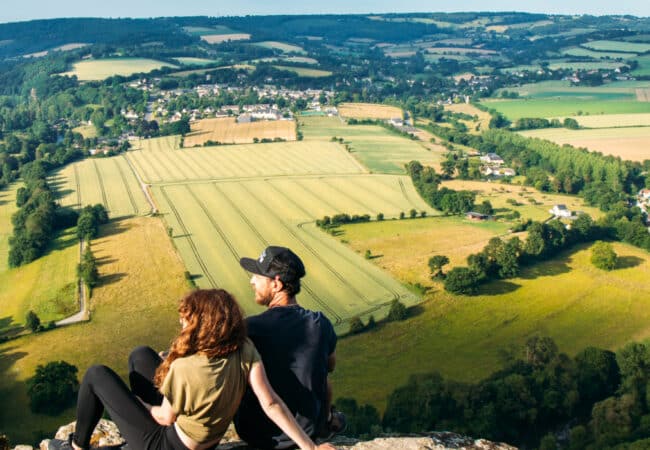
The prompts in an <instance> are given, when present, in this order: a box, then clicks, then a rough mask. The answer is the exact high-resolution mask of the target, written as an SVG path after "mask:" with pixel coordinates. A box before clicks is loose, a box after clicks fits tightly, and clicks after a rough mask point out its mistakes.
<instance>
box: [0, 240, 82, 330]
mask: <svg viewBox="0 0 650 450" xmlns="http://www.w3.org/2000/svg"><path fill="white" fill-rule="evenodd" d="M10 230H11V228H10ZM2 250H3V253H5V255H6V251H7V250H8V249H7V247H5V246H4V245H3V249H2ZM78 262H79V241H78V239H77V236H76V234H75V230H74V229H69V230H66V231H63V232H61V233H59V234H58V235H57V236H56V237H55V239H54V240H53V242H52V244H51V245H50V247H49V248H48V250H47V251H46V254H45V255H44V256H42V257H40V258H38V259H37V260H35V261H33V262H31V263H29V264H26V265H24V266H21V267H17V268H13V269H9V268H6V259H5V260H3V261H2V265H3V266H5V268H4V270H2V271H0V305H1V310H2V313H0V336H2V335H4V334H8V335H12V334H13V333H16V332H19V331H20V329H21V327H22V326H23V325H24V323H25V316H26V315H27V312H28V311H30V310H32V311H34V312H35V313H36V314H37V315H38V317H39V318H40V319H41V323H43V324H44V325H47V323H48V322H50V321H51V320H59V319H63V318H64V317H66V316H69V315H71V314H73V313H75V312H77V311H78V310H79V308H78V304H77V283H76V281H77V263H78Z"/></svg>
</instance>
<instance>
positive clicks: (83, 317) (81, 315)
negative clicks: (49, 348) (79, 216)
mask: <svg viewBox="0 0 650 450" xmlns="http://www.w3.org/2000/svg"><path fill="white" fill-rule="evenodd" d="M85 249H86V241H84V240H83V239H81V240H80V241H79V261H81V258H82V256H83V253H84V250H85ZM77 289H78V292H79V312H78V313H76V314H73V315H71V316H70V317H66V318H65V319H61V320H59V321H58V322H56V326H57V327H60V326H63V325H70V324H73V323H78V322H85V321H87V320H89V319H90V311H89V310H88V301H87V298H88V294H87V292H86V284H85V283H84V282H83V281H82V280H81V278H79V280H78V281H77Z"/></svg>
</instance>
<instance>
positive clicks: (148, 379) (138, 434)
mask: <svg viewBox="0 0 650 450" xmlns="http://www.w3.org/2000/svg"><path fill="white" fill-rule="evenodd" d="M161 361H162V359H161V358H160V356H158V354H157V353H156V352H155V351H154V350H152V349H151V348H149V347H138V348H136V349H135V350H134V351H133V352H132V353H131V355H130V356H129V382H130V384H131V389H129V388H128V387H127V386H126V384H125V383H124V381H122V379H121V378H120V377H119V376H118V375H117V374H116V373H115V372H114V371H113V370H111V369H109V368H108V367H106V366H99V365H97V366H92V367H91V368H89V369H88V371H87V372H86V374H85V375H84V378H83V381H82V382H81V386H80V388H79V398H78V400H77V427H76V431H75V434H74V437H73V439H74V442H75V444H77V445H79V446H80V447H82V448H89V445H90V436H91V434H92V432H93V430H94V429H95V425H97V422H99V419H101V417H102V414H103V413H104V409H106V411H108V413H109V414H110V416H111V419H112V420H113V422H115V424H116V425H117V428H118V429H119V430H120V433H121V434H122V436H124V438H125V439H126V441H127V443H128V444H129V448H130V449H133V450H150V449H151V450H156V449H160V450H187V447H185V445H184V444H183V442H182V441H181V440H180V438H179V437H178V434H177V433H176V430H175V429H174V426H173V425H171V426H163V425H160V424H158V423H157V422H156V421H155V420H154V418H153V417H152V416H151V413H150V412H149V411H147V409H146V408H145V407H144V405H143V404H142V403H140V401H139V400H138V399H137V398H136V395H137V396H138V397H140V398H141V399H142V400H144V401H145V402H147V403H149V404H151V405H160V404H162V400H163V396H162V394H160V392H158V390H157V389H156V387H155V386H154V384H153V376H154V373H155V372H156V368H157V367H158V365H159V364H160V363H161Z"/></svg>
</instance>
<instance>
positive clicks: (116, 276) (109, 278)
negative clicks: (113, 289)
mask: <svg viewBox="0 0 650 450" xmlns="http://www.w3.org/2000/svg"><path fill="white" fill-rule="evenodd" d="M124 277H126V274H125V273H109V274H108V275H103V276H101V277H99V283H97V284H98V285H100V286H106V285H108V284H112V283H117V282H118V281H120V280H121V279H122V278H124Z"/></svg>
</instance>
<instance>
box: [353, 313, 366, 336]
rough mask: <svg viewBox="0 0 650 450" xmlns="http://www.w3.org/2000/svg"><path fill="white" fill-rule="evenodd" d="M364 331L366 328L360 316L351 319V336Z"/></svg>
mask: <svg viewBox="0 0 650 450" xmlns="http://www.w3.org/2000/svg"><path fill="white" fill-rule="evenodd" d="M364 329H365V326H364V325H363V322H362V321H361V318H360V317H359V316H355V317H353V318H352V319H350V334H359V333H361V332H363V330H364Z"/></svg>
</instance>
